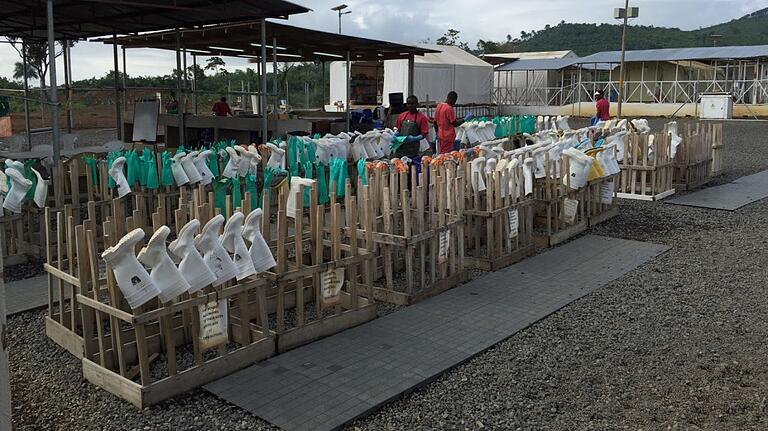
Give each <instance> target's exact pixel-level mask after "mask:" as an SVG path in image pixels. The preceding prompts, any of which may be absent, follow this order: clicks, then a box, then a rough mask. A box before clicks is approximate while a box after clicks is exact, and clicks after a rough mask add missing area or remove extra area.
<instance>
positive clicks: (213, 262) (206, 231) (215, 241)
mask: <svg viewBox="0 0 768 431" xmlns="http://www.w3.org/2000/svg"><path fill="white" fill-rule="evenodd" d="M223 226H224V216H223V215H221V214H219V215H217V216H216V217H214V218H212V219H210V220H209V221H208V223H206V224H205V226H203V231H202V232H201V233H200V235H198V236H196V237H195V246H197V249H198V250H200V252H201V253H202V254H203V260H204V261H205V264H206V265H208V268H210V269H211V271H213V273H214V275H216V281H214V282H213V285H214V286H219V285H221V284H223V283H225V282H227V281H229V280H231V279H233V278H235V277H237V266H235V262H233V261H232V258H231V257H230V256H229V253H227V250H226V249H224V247H223V246H222V245H221V242H220V241H219V232H220V231H221V228H222V227H223Z"/></svg>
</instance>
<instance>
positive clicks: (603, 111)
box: [595, 90, 611, 121]
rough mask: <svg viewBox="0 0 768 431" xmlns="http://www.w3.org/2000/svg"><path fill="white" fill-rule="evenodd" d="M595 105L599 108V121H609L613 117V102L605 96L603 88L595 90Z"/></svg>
mask: <svg viewBox="0 0 768 431" xmlns="http://www.w3.org/2000/svg"><path fill="white" fill-rule="evenodd" d="M595 107H596V108H597V115H595V116H596V117H597V119H598V120H599V121H608V120H610V119H611V102H609V101H608V99H606V98H605V96H604V94H603V90H597V91H595Z"/></svg>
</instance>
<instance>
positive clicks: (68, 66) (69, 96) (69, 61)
mask: <svg viewBox="0 0 768 431" xmlns="http://www.w3.org/2000/svg"><path fill="white" fill-rule="evenodd" d="M65 49H66V50H67V61H66V62H65V63H64V67H65V68H66V69H67V70H68V71H69V93H68V94H67V100H68V101H69V100H72V51H71V49H70V46H69V44H67V46H66V47H65ZM67 113H68V114H69V129H70V130H72V129H73V128H74V124H75V121H74V115H73V113H72V106H71V102H70V106H68V110H67Z"/></svg>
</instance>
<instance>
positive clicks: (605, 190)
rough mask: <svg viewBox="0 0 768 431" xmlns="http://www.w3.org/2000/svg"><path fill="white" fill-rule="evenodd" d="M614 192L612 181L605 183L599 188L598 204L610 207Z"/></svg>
mask: <svg viewBox="0 0 768 431" xmlns="http://www.w3.org/2000/svg"><path fill="white" fill-rule="evenodd" d="M615 191H616V187H615V185H614V183H613V180H611V181H606V182H605V183H603V185H602V186H600V203H602V204H603V205H611V204H612V203H613V193H614V192H615Z"/></svg>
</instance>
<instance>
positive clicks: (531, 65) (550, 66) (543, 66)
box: [496, 57, 616, 72]
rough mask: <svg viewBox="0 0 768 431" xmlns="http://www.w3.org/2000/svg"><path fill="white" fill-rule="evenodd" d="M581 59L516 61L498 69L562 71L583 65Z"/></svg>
mask: <svg viewBox="0 0 768 431" xmlns="http://www.w3.org/2000/svg"><path fill="white" fill-rule="evenodd" d="M581 60H582V59H580V58H578V57H576V58H542V59H531V60H525V59H523V60H516V61H513V62H511V63H507V64H505V65H503V66H499V67H497V68H496V70H497V71H500V72H515V71H524V70H560V69H565V68H566V67H571V66H576V65H579V64H580V63H581ZM583 67H584V69H590V70H591V69H597V70H611V69H614V68H616V65H611V64H608V63H597V64H589V65H584V66H583Z"/></svg>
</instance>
